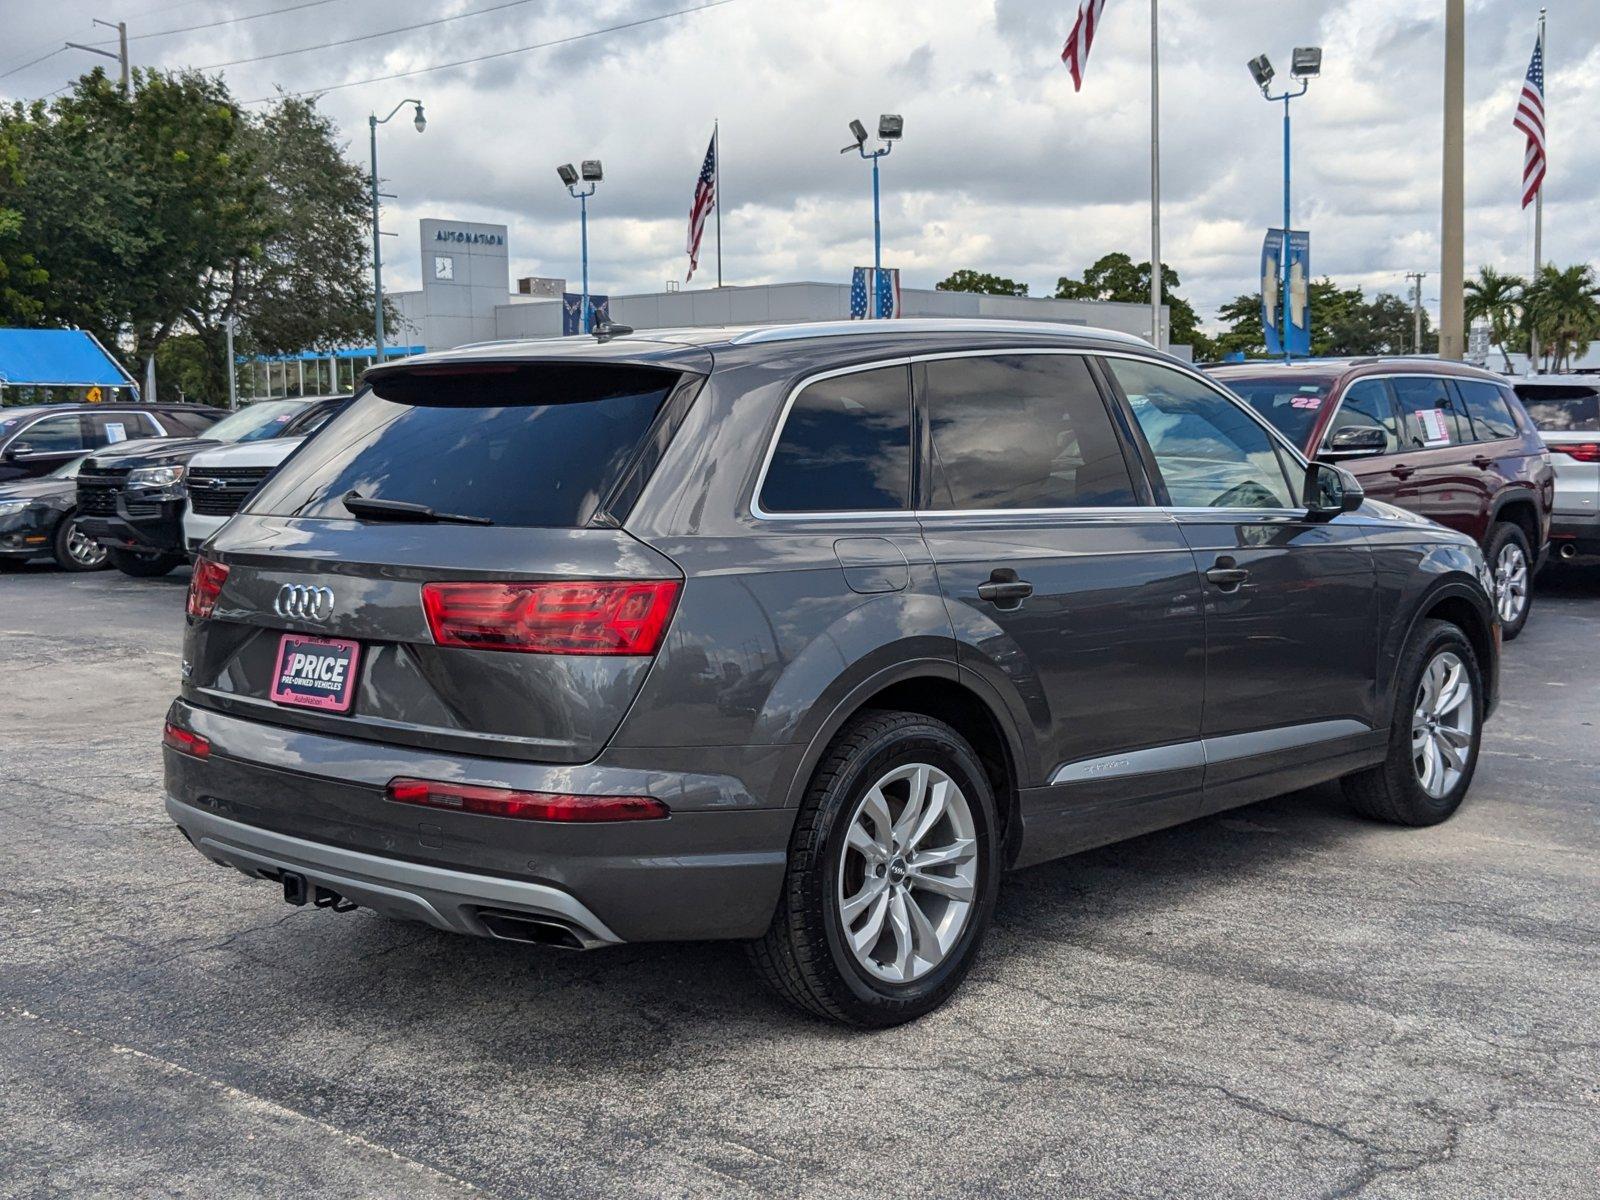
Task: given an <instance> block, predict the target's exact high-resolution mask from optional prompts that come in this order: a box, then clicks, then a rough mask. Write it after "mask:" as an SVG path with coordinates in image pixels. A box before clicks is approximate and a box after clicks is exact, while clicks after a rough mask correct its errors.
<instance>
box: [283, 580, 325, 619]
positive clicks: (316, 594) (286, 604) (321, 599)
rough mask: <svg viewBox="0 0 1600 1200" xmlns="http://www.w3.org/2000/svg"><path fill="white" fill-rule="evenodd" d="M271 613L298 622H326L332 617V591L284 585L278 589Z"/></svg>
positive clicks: (293, 584) (302, 585)
mask: <svg viewBox="0 0 1600 1200" xmlns="http://www.w3.org/2000/svg"><path fill="white" fill-rule="evenodd" d="M272 611H273V612H275V613H277V614H278V615H279V616H280V617H293V618H295V619H296V620H298V621H326V620H327V619H328V618H329V617H331V616H333V589H332V588H325V587H312V586H310V585H309V584H304V583H286V584H284V585H283V586H282V587H281V588H279V589H278V595H277V598H276V599H275V600H273V602H272Z"/></svg>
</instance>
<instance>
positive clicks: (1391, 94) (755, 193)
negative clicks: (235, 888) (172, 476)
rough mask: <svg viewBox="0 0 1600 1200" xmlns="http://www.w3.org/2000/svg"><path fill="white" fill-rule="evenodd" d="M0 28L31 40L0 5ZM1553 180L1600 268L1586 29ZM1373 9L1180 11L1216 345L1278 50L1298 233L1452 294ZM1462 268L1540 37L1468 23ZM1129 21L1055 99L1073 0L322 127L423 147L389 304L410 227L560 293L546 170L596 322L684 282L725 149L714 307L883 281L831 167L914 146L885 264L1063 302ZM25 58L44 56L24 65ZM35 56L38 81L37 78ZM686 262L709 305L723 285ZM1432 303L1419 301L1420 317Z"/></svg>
mask: <svg viewBox="0 0 1600 1200" xmlns="http://www.w3.org/2000/svg"><path fill="white" fill-rule="evenodd" d="M491 2H497V0H449V2H448V3H445V4H442V5H441V3H440V2H439V0H331V2H330V3H327V4H325V5H318V6H316V7H314V8H310V9H304V10H301V11H299V12H296V13H289V14H283V15H279V16H272V17H265V18H263V19H260V20H250V21H243V22H238V23H235V24H231V25H226V26H222V27H220V28H216V29H210V30H203V31H196V32H193V33H189V34H184V35H179V36H173V37H160V38H139V37H138V36H137V35H139V34H141V33H150V32H154V31H158V30H162V29H170V28H175V27H178V26H183V25H190V24H199V23H203V22H207V21H214V20H217V19H220V18H221V16H223V15H228V14H244V13H250V12H262V11H266V10H269V9H271V8H275V7H281V6H282V3H281V0H247V2H241V3H237V4H231V3H230V4H218V3H212V2H207V0H196V2H194V3H189V4H182V5H162V6H159V8H158V11H154V12H147V13H145V14H144V15H142V16H141V15H139V14H137V13H135V14H133V15H132V16H131V17H130V33H132V34H134V35H135V41H134V42H133V51H134V57H135V61H136V62H138V63H141V64H147V65H160V66H168V67H174V66H181V65H184V64H204V63H212V62H219V61H224V60H228V59H235V58H241V57H248V56H251V55H257V54H267V53H272V52H274V51H278V50H284V49H290V48H294V47H298V46H303V45H307V44H310V43H313V42H318V41H338V40H342V39H349V38H352V37H356V36H359V35H361V34H364V33H370V32H373V31H375V30H380V29H387V28H392V27H394V26H398V25H406V24H412V23H415V22H422V21H431V20H435V19H437V18H439V17H441V16H448V15H451V14H454V13H468V12H471V11H473V10H475V9H483V8H486V7H489V6H490V4H491ZM683 3H685V0H600V2H598V3H594V4H591V5H585V6H581V7H580V6H576V5H570V4H561V3H558V2H557V0H530V2H529V3H526V4H522V5H517V6H514V7H510V8H504V9H501V10H500V11H497V12H493V13H487V14H479V15H473V16H466V17H463V18H462V19H460V20H456V21H451V22H448V23H446V24H442V25H436V26H433V27H432V28H430V29H426V30H420V31H416V32H413V33H409V34H405V35H401V36H397V37H392V38H381V39H373V40H369V41H364V42H351V43H348V44H346V45H343V46H339V47H335V48H333V49H329V50H322V51H318V52H315V53H308V54H299V55H293V56H288V57H283V58H278V59H274V60H271V61H268V62H263V63H258V64H250V65H244V66H237V67H231V68H228V69H227V72H226V73H227V77H228V79H229V81H230V83H231V84H232V86H233V87H234V89H235V91H236V93H237V94H238V95H240V96H241V97H242V98H251V97H255V96H260V95H265V94H268V93H269V92H270V91H271V90H272V88H273V87H274V85H281V86H283V87H285V88H288V89H290V90H298V89H300V88H305V87H315V86H320V85H324V84H331V83H336V82H339V81H342V80H346V79H353V78H364V77H367V76H373V75H380V74H386V73H390V72H395V71H403V70H410V69H414V68H417V67H420V66H427V65H429V64H432V63H438V62H442V61H446V60H450V59H460V58H467V57H471V56H474V55H480V54H490V53H494V52H496V51H500V50H505V49H508V48H511V47H515V46H520V45H524V44H527V43H530V42H534V41H541V40H548V39H551V38H556V37H562V36H567V35H571V34H574V33H579V32H582V31H583V30H586V29H591V28H594V27H596V26H600V25H607V24H613V23H617V22H621V21H627V20H632V19H637V18H638V17H641V16H648V15H651V14H655V13H660V12H664V11H668V10H670V9H672V8H675V7H679V6H681V5H682V4H683ZM7 7H8V9H15V8H16V7H17V6H15V5H8V6H7ZM102 7H103V6H101V5H99V4H97V3H91V0H62V2H59V3H51V4H48V5H47V4H43V3H30V4H27V5H25V6H22V8H21V11H8V12H7V14H6V24H7V32H8V47H7V49H6V50H5V51H4V52H0V70H5V69H6V68H7V67H9V66H11V65H15V64H16V63H17V62H21V61H26V58H28V57H32V56H33V53H43V52H44V51H45V50H47V49H48V48H49V45H50V43H51V42H53V41H56V40H59V39H61V38H67V37H70V38H72V39H74V40H83V38H84V35H86V34H90V35H93V34H94V33H95V31H94V30H93V29H92V28H91V26H90V25H89V19H90V17H91V16H92V15H100V13H101V9H102ZM1549 7H1550V9H1551V14H1550V21H1551V31H1552V32H1551V48H1550V68H1549V69H1550V80H1549V92H1550V113H1551V115H1550V130H1551V133H1550V136H1551V145H1552V173H1551V176H1550V183H1549V192H1548V203H1547V209H1546V249H1547V253H1548V254H1549V256H1550V257H1552V258H1554V259H1557V260H1559V261H1574V260H1578V259H1582V258H1587V257H1590V256H1591V255H1592V254H1593V253H1594V240H1593V235H1592V225H1593V219H1594V213H1595V212H1597V211H1600V208H1597V204H1600V149H1597V148H1596V144H1595V140H1594V139H1593V138H1590V137H1589V136H1588V133H1587V129H1588V125H1589V124H1590V123H1592V121H1593V119H1594V117H1595V115H1596V114H1597V113H1600V6H1597V5H1595V4H1594V3H1593V2H1592V0H1550V2H1549ZM1409 9H1410V6H1402V5H1396V4H1394V3H1393V2H1392V0H1302V2H1301V3H1297V4H1294V5H1284V4H1282V3H1279V2H1272V0H1236V2H1234V3H1230V4H1227V5H1219V4H1215V3H1211V2H1209V0H1168V2H1167V3H1166V4H1165V5H1163V16H1162V24H1163V28H1162V35H1163V36H1162V44H1163V50H1162V53H1163V76H1162V88H1163V122H1162V138H1163V149H1164V154H1163V164H1162V166H1163V177H1164V178H1163V183H1164V190H1165V193H1166V202H1165V205H1164V214H1163V215H1164V254H1163V257H1164V258H1166V259H1167V261H1168V262H1170V263H1172V265H1173V266H1174V267H1175V268H1176V269H1177V270H1178V271H1179V273H1180V275H1181V276H1182V278H1183V284H1184V292H1185V294H1187V295H1188V296H1189V298H1190V299H1191V300H1192V301H1194V302H1195V303H1196V304H1197V305H1198V306H1199V307H1200V309H1201V310H1202V312H1203V313H1205V314H1208V315H1209V314H1210V313H1213V312H1214V311H1215V309H1216V307H1217V306H1218V305H1219V304H1221V303H1224V302H1226V301H1227V300H1228V299H1230V298H1231V297H1233V296H1234V295H1235V294H1237V293H1240V292H1244V291H1249V290H1252V289H1253V288H1254V286H1255V283H1254V280H1255V276H1256V271H1257V256H1258V254H1259V249H1260V242H1261V235H1262V230H1263V229H1264V228H1265V227H1266V226H1268V225H1269V224H1275V223H1277V221H1278V220H1280V219H1281V191H1280V188H1281V160H1280V140H1279V138H1280V132H1279V116H1280V114H1279V111H1278V110H1276V109H1274V108H1273V107H1271V106H1269V105H1267V104H1265V103H1263V102H1262V101H1261V99H1260V98H1259V96H1258V95H1257V94H1256V92H1255V90H1254V88H1253V87H1252V86H1251V82H1250V79H1249V76H1248V74H1247V73H1246V71H1245V68H1244V62H1245V60H1246V59H1247V58H1249V57H1251V56H1252V55H1254V54H1256V53H1259V52H1261V51H1262V50H1265V51H1266V52H1267V53H1268V54H1270V55H1271V56H1272V58H1273V59H1274V61H1275V62H1277V63H1278V64H1280V67H1282V66H1286V65H1287V61H1288V53H1289V50H1290V48H1291V47H1292V46H1293V45H1295V44H1296V43H1313V42H1320V43H1321V44H1322V45H1324V46H1325V48H1326V57H1325V74H1324V75H1323V77H1322V78H1321V79H1319V80H1317V81H1316V82H1315V83H1314V84H1313V85H1312V89H1311V93H1310V95H1309V96H1307V97H1306V98H1305V99H1304V100H1302V101H1297V102H1296V103H1295V105H1294V110H1293V115H1294V122H1295V145H1296V153H1295V162H1294V169H1295V186H1294V211H1295V221H1296V224H1304V225H1306V226H1308V227H1309V228H1310V229H1311V231H1312V245H1313V261H1314V265H1315V267H1316V269H1317V270H1318V272H1319V273H1321V272H1327V273H1329V274H1331V275H1333V277H1334V278H1335V279H1337V280H1339V281H1341V282H1344V283H1359V284H1361V285H1363V286H1366V287H1368V288H1373V287H1382V288H1386V289H1389V290H1395V291H1398V290H1400V289H1401V288H1402V287H1403V286H1404V280H1403V275H1404V272H1406V271H1409V270H1427V271H1430V272H1437V269H1438V225H1439V214H1438V201H1439V178H1440V152H1439V126H1440V119H1441V116H1440V113H1441V92H1442V29H1441V17H1440V16H1439V11H1438V10H1439V6H1436V5H1429V6H1425V7H1424V11H1421V12H1413V11H1410V10H1409ZM1469 10H1470V12H1469V27H1468V55H1469V65H1468V73H1467V80H1468V89H1469V108H1468V114H1467V133H1468V150H1467V170H1468V203H1469V211H1468V214H1467V253H1468V262H1469V269H1470V267H1474V266H1476V265H1477V264H1478V263H1492V264H1494V265H1496V266H1499V267H1501V268H1507V269H1517V270H1520V269H1525V268H1526V260H1527V258H1528V257H1529V253H1530V243H1531V235H1530V224H1529V219H1528V218H1527V216H1526V215H1525V214H1524V213H1523V212H1522V211H1521V210H1520V209H1519V208H1518V183H1519V173H1520V167H1521V161H1522V143H1521V137H1520V135H1519V134H1517V133H1516V132H1515V131H1514V130H1512V128H1511V124H1510V121H1511V113H1512V111H1513V107H1514V104H1515V99H1516V95H1517V92H1518V90H1519V87H1520V80H1521V77H1522V73H1523V71H1524V69H1525V67H1526V64H1527V59H1528V54H1529V51H1530V50H1531V46H1532V38H1533V28H1532V19H1533V17H1532V13H1533V10H1532V8H1531V7H1530V6H1528V5H1525V4H1522V3H1515V2H1513V0H1476V2H1474V3H1471V4H1470V5H1469ZM1147 11H1148V10H1147V6H1146V5H1144V4H1143V3H1134V2H1133V0H1111V2H1110V3H1109V4H1108V5H1107V7H1106V10H1105V21H1104V24H1103V26H1102V29H1101V33H1100V36H1099V38H1098V39H1097V41H1096V44H1095V48H1094V52H1093V54H1092V56H1091V58H1090V62H1089V67H1088V72H1087V78H1086V81H1085V86H1084V90H1083V91H1082V92H1081V93H1078V94H1074V93H1073V91H1072V86H1071V82H1070V79H1069V78H1068V76H1067V74H1066V72H1065V71H1064V70H1063V69H1062V66H1061V64H1060V62H1059V59H1058V55H1059V52H1060V46H1061V42H1062V40H1063V39H1064V37H1065V35H1066V32H1067V29H1068V28H1069V27H1070V25H1071V20H1072V15H1073V6H1072V5H1071V3H1070V0H1064V2H1062V3H1058V4H1048V5H1047V4H1043V3H1040V2H1039V0H990V2H975V0H922V2H921V3H918V4H916V5H910V4H905V3H903V2H900V0H735V2H734V3H731V4H728V5H725V6H723V7H720V8H716V9H712V10H709V11H706V12H702V13H699V14H696V15H693V16H688V17H681V18H676V19H673V20H670V21H663V22H659V23H656V24H651V25H646V26H641V27H639V28H636V29H633V30H629V31H625V32H620V33H616V34H611V35H608V36H605V37H601V38H595V39H589V40H585V41H580V42H575V43H572V44H570V45H567V46H565V47H561V48H557V49H551V50H539V51H533V52H530V53H527V54H522V55H515V56H510V57H504V58H498V59H494V60H492V61H488V62H484V63H481V64H478V65H476V66H473V67H470V68H462V69H456V70H451V71H444V72H437V73H433V74H427V75H421V76H418V77H415V78H412V79H403V80H395V81H391V82H387V83H381V84H374V85H370V86H364V87H358V88H350V89H348V90H342V91H337V92H332V93H329V94H328V95H327V96H326V98H325V99H324V101H323V105H324V107H325V108H326V110H327V111H328V112H330V113H332V114H333V115H334V116H335V117H336V119H337V120H338V121H339V123H340V125H341V127H342V128H343V129H344V130H345V132H346V135H347V136H348V138H349V139H350V146H349V153H350V154H351V155H352V156H353V157H355V158H356V159H357V160H358V161H365V158H366V153H367V150H366V128H365V125H366V115H367V113H368V112H369V111H371V110H372V109H373V108H379V109H381V110H387V109H388V107H389V106H390V105H392V104H393V103H394V102H395V101H396V100H398V99H400V98H401V97H404V96H408V95H413V94H414V95H418V96H421V97H422V98H423V99H424V100H425V101H426V102H427V106H428V111H429V119H430V123H429V127H428V131H427V133H426V134H424V135H422V136H420V137H419V136H417V135H416V134H415V133H413V132H412V131H411V129H410V126H409V123H403V122H402V121H400V120H398V119H397V120H396V121H395V122H393V123H392V124H390V125H388V126H386V127H384V129H383V130H382V131H381V132H380V155H381V163H382V169H383V175H384V176H385V179H386V186H387V187H388V188H389V190H392V191H395V192H397V193H398V195H399V199H398V200H397V201H395V202H392V203H391V204H390V205H389V207H388V209H387V211H386V215H385V223H386V226H387V227H388V228H390V229H393V230H395V231H397V232H398V233H399V234H400V237H399V238H398V239H396V240H394V241H392V242H391V243H390V245H391V247H392V249H391V257H392V260H393V261H392V263H391V264H390V265H389V267H388V269H387V271H386V279H391V280H393V282H394V284H395V285H396V286H406V285H409V284H414V283H415V282H416V272H417V264H416V262H415V254H414V251H413V250H412V247H413V246H414V245H415V228H416V225H415V223H416V220H417V219H418V218H420V217H422V216H453V217H459V218H462V219H474V220H490V221H504V222H506V223H507V224H509V225H510V226H511V253H512V269H513V272H514V273H515V274H551V275H564V276H568V277H575V276H576V275H577V262H576V259H577V253H576V251H577V228H576V226H577V213H576V211H575V209H576V205H575V204H574V203H573V202H572V201H571V200H570V199H568V198H567V196H566V195H565V194H564V193H563V192H562V190H561V188H560V186H559V183H558V181H557V180H556V177H555V172H554V167H555V165H556V164H557V163H560V162H565V161H568V160H572V159H577V158H581V157H590V156H599V157H601V158H603V159H604V160H605V164H606V180H605V182H604V183H603V184H602V185H601V190H600V193H599V195H598V196H597V197H596V199H595V201H594V203H593V205H592V207H591V252H592V261H591V277H592V286H593V287H594V288H595V290H597V291H629V290H641V289H651V288H657V287H660V286H661V285H662V283H663V282H664V281H665V280H667V279H670V278H681V276H682V271H683V268H684V265H685V263H684V257H683V253H682V251H683V235H684V225H685V220H686V213H687V208H688V203H689V197H690V193H691V190H692V187H693V181H694V177H695V174H696V172H697V170H698V168H699V164H700V159H701V157H702V156H703V155H704V153H705V143H706V139H707V137H708V136H709V134H710V129H711V122H712V120H713V118H718V117H720V119H721V121H722V133H723V171H724V202H725V208H726V211H725V212H724V214H723V243H724V251H725V275H726V277H727V279H728V280H729V281H730V282H758V281H770V280H778V279H796V278H809V279H842V278H845V277H846V276H847V273H848V270H849V268H850V267H851V266H852V265H854V264H856V263H861V262H866V261H869V260H870V256H871V232H872V231H871V211H870V190H869V189H870V181H869V172H868V169H867V167H866V165H865V164H864V163H862V162H860V161H859V160H858V159H856V158H855V157H854V156H853V155H840V154H839V153H838V149H839V147H840V146H841V145H842V144H843V143H844V140H845V123H846V122H847V121H848V120H849V118H851V117H855V116H859V117H861V118H862V119H863V120H865V121H867V123H868V124H869V125H870V124H872V123H873V121H874V119H875V117H876V114H877V113H879V112H880V111H885V110H889V111H898V112H901V113H903V114H904V115H905V118H906V139H905V141H904V143H903V144H901V145H900V146H898V147H896V149H895V151H894V153H893V154H892V155H891V156H890V157H889V158H888V159H887V160H885V162H884V163H883V175H884V189H885V190H884V256H885V260H886V261H887V262H888V263H890V264H892V265H898V266H900V267H902V268H903V269H904V271H905V276H906V281H907V282H908V283H910V284H915V285H923V286H926V285H930V284H932V283H933V282H935V281H936V280H937V279H939V278H941V277H942V276H943V275H945V274H947V273H948V272H949V271H952V270H954V269H956V268H959V267H973V268H978V269H982V270H991V271H997V272H999V273H1001V274H1005V275H1009V276H1012V277H1014V278H1018V279H1023V280H1026V281H1027V282H1028V283H1030V284H1031V285H1032V287H1033V290H1034V292H1035V294H1048V293H1049V291H1050V290H1051V289H1053V287H1054V283H1055V279H1056V277H1057V276H1058V275H1060V274H1062V273H1064V272H1073V273H1076V272H1078V271H1081V270H1082V268H1083V267H1084V266H1085V265H1087V264H1088V263H1089V262H1091V261H1093V260H1094V259H1095V258H1096V257H1098V256H1099V255H1100V254H1103V253H1106V252H1108V251H1111V250H1126V251H1128V252H1130V253H1133V254H1134V255H1135V256H1136V257H1143V256H1145V255H1146V254H1147V253H1148V236H1149V235H1148V221H1149V214H1148V175H1147V172H1148V149H1147V147H1148V142H1147V136H1148V129H1149V116H1148V96H1149V90H1148V89H1149V78H1148V52H1149V47H1148V37H1149V33H1148V25H1147V23H1146V20H1147V18H1146V13H1147ZM36 45H37V47H38V49H37V50H34V47H35V46H36ZM30 51H31V52H32V53H30ZM88 63H89V60H88V59H86V58H85V57H84V56H82V55H81V54H78V53H77V52H67V53H65V54H60V55H56V56H54V57H53V58H51V59H49V60H48V61H46V62H44V63H41V64H39V65H38V66H36V67H32V68H29V69H28V70H25V71H21V72H18V73H17V74H15V75H12V76H10V77H8V78H6V79H4V80H0V89H10V94H12V95H15V96H21V97H31V96H34V95H38V94H40V93H43V92H47V91H49V90H50V89H52V88H55V87H58V86H60V85H61V84H62V83H64V82H65V81H66V79H67V78H68V77H69V75H70V72H71V71H72V70H79V69H83V68H84V67H85V66H86V65H88ZM714 278H715V276H714V264H712V263H711V262H710V261H709V259H708V258H707V257H706V256H702V274H701V275H700V276H698V277H697V279H696V286H698V285H699V283H700V281H701V280H702V279H705V280H707V281H712V280H714ZM1426 294H1428V295H1430V296H1432V295H1437V286H1436V284H1435V286H1434V288H1433V290H1432V291H1429V292H1427V293H1426Z"/></svg>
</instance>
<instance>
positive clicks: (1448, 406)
mask: <svg viewBox="0 0 1600 1200" xmlns="http://www.w3.org/2000/svg"><path fill="white" fill-rule="evenodd" d="M1389 384H1390V386H1392V387H1393V388H1394V395H1395V399H1396V400H1398V401H1399V402H1400V413H1401V416H1402V417H1403V419H1404V420H1405V437H1406V445H1407V446H1409V447H1411V448H1412V449H1429V450H1434V449H1439V448H1441V447H1444V446H1454V445H1459V444H1460V443H1461V442H1464V441H1470V440H1471V431H1470V429H1468V428H1465V427H1464V426H1463V423H1461V422H1459V421H1458V420H1457V419H1456V410H1455V406H1454V405H1453V404H1452V403H1451V402H1450V391H1449V389H1448V388H1447V387H1445V382H1444V380H1442V379H1439V378H1437V377H1436V376H1433V375H1396V376H1395V377H1394V378H1392V379H1391V380H1389Z"/></svg>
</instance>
